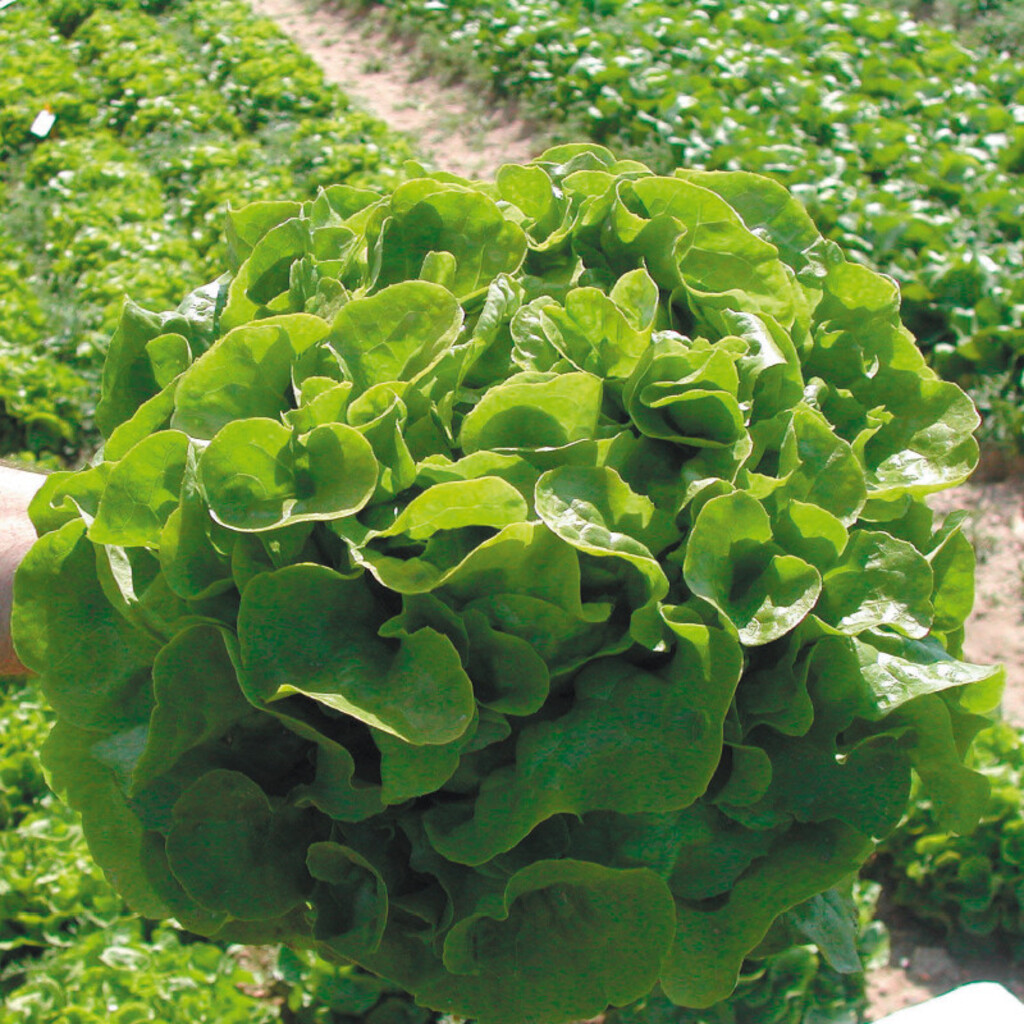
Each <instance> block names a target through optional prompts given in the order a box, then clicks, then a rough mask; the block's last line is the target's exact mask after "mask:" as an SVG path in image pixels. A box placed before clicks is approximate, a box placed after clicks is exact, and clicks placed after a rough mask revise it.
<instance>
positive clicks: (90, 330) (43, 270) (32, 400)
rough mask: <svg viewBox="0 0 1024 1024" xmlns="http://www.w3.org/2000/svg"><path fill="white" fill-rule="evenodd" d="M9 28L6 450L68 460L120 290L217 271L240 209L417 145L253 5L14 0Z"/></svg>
mask: <svg viewBox="0 0 1024 1024" xmlns="http://www.w3.org/2000/svg"><path fill="white" fill-rule="evenodd" d="M0 34H2V35H3V38H4V81H3V82H0V223H2V224H3V229H2V232H0V293H2V294H0V453H4V454H8V453H18V452H21V453H24V457H29V458H33V457H40V456H41V457H43V458H44V459H45V458H47V457H49V458H50V459H51V460H56V459H57V458H61V459H64V460H65V461H71V460H73V459H74V458H75V456H76V455H77V454H78V453H79V452H81V451H82V449H84V448H88V447H90V446H92V445H94V444H95V441H96V439H97V432H96V429H95V427H94V424H93V411H94V408H95V402H96V391H97V387H98V378H99V373H100V367H101V364H102V360H103V356H104V353H105V351H106V346H107V339H108V338H109V336H110V334H111V332H112V331H113V329H114V327H115V326H116V324H117V321H118V318H119V316H120V312H121V307H122V305H123V303H124V299H125V296H126V295H131V296H132V297H134V298H135V299H137V300H139V301H144V302H147V303H150V304H152V305H155V306H158V307H163V306H167V305H173V304H174V303H177V302H178V301H179V300H180V299H181V297H182V295H184V294H185V293H186V292H187V291H188V287H189V283H190V282H192V281H195V280H197V279H200V278H206V277H209V276H212V275H213V274H214V273H215V268H216V267H217V266H218V265H219V262H220V261H221V260H222V259H223V256H224V254H223V251H222V250H221V249H219V247H218V246H219V242H218V240H219V238H220V236H221V234H222V222H223V217H224V214H225V211H226V208H227V205H228V203H229V202H234V203H236V204H237V203H239V202H243V203H244V202H248V201H252V200H256V199H265V198H272V197H275V196H277V195H279V194H282V193H287V192H294V193H296V194H300V195H310V196H311V195H313V194H314V193H315V191H316V189H317V187H318V186H319V185H321V184H326V183H328V182H332V181H333V182H338V181H346V180H349V181H353V182H365V181H376V182H379V181H381V180H389V179H392V178H394V177H395V176H396V172H395V170H394V167H395V165H396V164H398V163H400V162H401V160H402V159H404V158H405V157H406V156H407V155H408V147H407V146H406V145H405V143H404V142H402V141H399V140H398V139H397V138H396V137H394V136H392V135H391V134H390V133H389V132H388V131H387V130H386V129H385V128H384V126H383V125H381V124H380V123H379V122H376V121H374V120H372V119H371V118H369V117H367V116H366V115H364V114H359V113H352V112H351V111H349V110H348V101H347V100H346V99H345V97H344V96H342V95H341V94H340V93H338V92H337V91H336V90H335V89H333V88H331V87H329V86H328V85H327V84H326V83H325V82H324V80H323V77H322V75H321V74H320V72H319V70H318V69H317V68H316V66H315V65H314V64H313V63H312V62H311V61H310V60H309V59H308V58H307V57H305V56H304V55H302V54H301V53H300V52H299V51H298V50H297V49H296V48H295V46H294V45H293V44H292V43H290V42H289V41H288V40H287V39H286V38H285V37H284V36H283V35H282V34H281V33H280V32H279V31H278V30H277V29H276V28H274V27H273V25H272V24H271V23H270V22H268V21H265V20H264V21H260V20H254V19H253V18H252V15H251V12H250V10H249V8H248V7H247V6H246V5H245V4H244V3H242V2H241V0H231V2H226V3H219V2H216V0H189V2H188V3H184V2H172V3H139V2H136V0H54V2H51V3H47V4H39V3H30V2H24V0H21V2H19V3H16V4H12V5H10V6H8V7H6V8H4V10H3V11H0ZM268 69H272V72H271V71H269V70H268ZM44 106H48V107H49V108H50V109H51V110H52V111H53V113H54V114H55V116H56V123H55V124H54V126H53V129H52V130H51V131H50V133H49V135H48V136H47V137H46V138H44V139H39V138H36V137H35V136H33V135H32V134H31V132H30V127H31V125H32V122H33V120H34V119H35V117H36V115H37V114H38V113H39V112H40V111H41V110H42V109H43V108H44Z"/></svg>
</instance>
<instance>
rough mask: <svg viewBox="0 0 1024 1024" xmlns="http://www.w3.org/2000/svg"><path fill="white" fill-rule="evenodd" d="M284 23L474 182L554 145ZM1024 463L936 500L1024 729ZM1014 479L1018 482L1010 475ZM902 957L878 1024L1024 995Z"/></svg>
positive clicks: (414, 71)
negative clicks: (972, 577) (955, 539)
mask: <svg viewBox="0 0 1024 1024" xmlns="http://www.w3.org/2000/svg"><path fill="white" fill-rule="evenodd" d="M251 3H252V6H253V9H254V10H255V11H256V12H257V13H259V14H262V15H265V16H267V17H269V18H272V19H274V20H275V21H276V22H277V23H278V24H279V25H280V26H281V28H282V29H283V30H284V31H285V32H287V33H288V35H290V36H291V37H292V39H294V40H295V42H296V43H298V45H299V46H301V47H302V48H303V49H304V50H305V51H306V52H307V53H308V54H309V55H310V56H311V57H313V59H314V60H316V61H317V63H318V64H319V65H320V66H321V67H322V68H323V70H324V73H325V75H326V77H327V78H328V80H329V81H331V82H335V83H337V84H338V85H339V86H340V87H341V88H342V89H343V91H344V92H345V93H347V94H348V96H349V97H351V99H352V100H353V101H354V103H355V104H356V105H357V106H359V107H361V108H362V109H365V110H366V111H367V112H368V113H371V114H373V115H374V116H376V117H379V118H381V119H382V120H383V121H385V122H387V123H388V124H389V125H390V126H391V127H392V128H394V129H396V130H397V131H400V132H404V133H405V134H406V135H407V136H408V137H409V139H410V140H411V142H412V143H413V146H414V148H415V149H416V151H417V152H418V153H419V154H421V156H422V157H423V158H424V159H426V160H428V161H432V162H433V163H434V164H435V165H436V166H437V167H439V168H440V169H443V170H447V171H451V172H453V173H455V174H459V175H462V176H464V177H470V178H478V177H491V176H493V174H494V172H495V171H496V170H497V168H498V167H500V166H501V165H502V164H503V163H510V162H516V163H522V162H525V161H527V160H529V159H530V158H531V157H533V156H536V155H537V154H538V153H540V152H541V151H542V150H543V149H544V148H545V142H544V139H543V138H542V137H541V135H540V133H539V132H538V130H537V129H536V127H535V126H531V125H530V124H528V123H527V122H525V121H522V120H520V119H518V118H517V117H516V116H515V114H514V112H513V111H510V110H508V109H495V108H488V107H487V106H486V104H485V98H482V97H481V95H480V93H479V90H475V89H474V88H473V86H472V85H470V84H466V83H461V84H460V83H457V82H456V83H451V82H442V81H441V80H439V79H438V78H436V77H431V76H429V75H425V74H423V70H422V68H423V66H422V62H421V61H420V60H419V59H418V58H417V55H416V47H415V40H404V41H401V40H398V39H396V38H395V37H393V36H389V35H388V33H387V32H385V31H384V29H383V27H382V25H381V23H380V22H379V21H376V20H374V19H373V18H371V17H369V16H368V15H366V14H364V13H358V12H353V11H349V10H344V9H337V8H323V7H316V6H315V5H313V4H311V3H309V2H305V0H251ZM1022 470H1024V467H1022V466H1021V465H1012V466H1008V465H1006V464H1003V463H1002V462H1001V460H1000V459H999V458H998V457H995V458H992V457H991V456H989V457H988V458H986V460H985V461H984V463H983V466H982V467H981V469H980V470H979V473H978V474H977V475H976V477H975V481H972V482H970V483H968V484H965V485H964V486H962V487H959V488H957V489H956V490H953V491H949V492H945V493H943V494H939V495H936V496H934V497H933V498H932V501H931V503H932V506H933V508H935V510H936V511H937V512H939V513H946V512H951V511H953V510H954V509H966V510H967V511H968V512H969V513H970V518H969V522H968V525H967V527H966V529H967V534H968V536H969V537H970V539H971V540H972V542H973V543H974V546H975V550H976V552H977V557H978V565H977V580H976V598H975V605H974V612H973V614H972V615H971V618H970V620H969V622H968V625H967V642H966V644H965V656H966V657H967V659H968V660H969V661H974V662H978V663H980V664H991V663H993V662H1003V663H1004V664H1005V665H1006V671H1007V686H1006V693H1005V697H1004V701H1003V716H1004V717H1005V718H1006V719H1007V720H1009V721H1010V722H1012V723H1013V724H1014V725H1017V726H1021V727H1024V475H1022ZM1008 473H1009V474H1011V475H1009V476H1007V474H1008ZM883 917H884V918H885V919H886V921H887V924H888V925H889V928H890V932H891V936H892V956H891V958H890V963H889V965H888V966H887V967H883V968H881V969H879V970H877V971H875V972H873V973H872V975H871V976H870V978H869V989H868V991H869V1000H870V1006H869V1011H868V1020H870V1021H877V1020H880V1019H881V1018H883V1017H885V1016H886V1015H887V1014H890V1013H894V1012H895V1011H896V1010H899V1009H902V1008H903V1007H906V1006H913V1005H915V1004H917V1003H921V1002H924V1001H925V1000H927V999H930V998H932V997H933V996H937V995H942V994H943V993H945V992H948V991H949V990H950V989H953V988H956V987H958V986H959V985H962V984H966V983H967V982H970V981H997V982H1000V983H1001V984H1003V985H1005V986H1006V987H1007V988H1009V989H1010V990H1011V991H1012V992H1014V993H1015V994H1016V995H1017V996H1018V997H1019V998H1021V999H1024V966H1022V965H1020V964H1015V963H1012V962H1010V961H1009V960H1008V959H1007V958H1005V957H998V956H980V955H978V956H972V955H964V954H962V953H961V952H960V951H958V952H957V953H956V954H953V953H951V952H950V951H949V950H948V949H947V948H946V947H945V946H944V945H943V944H942V939H941V937H937V936H934V935H931V934H929V933H928V932H926V931H925V930H923V929H922V928H921V927H919V926H917V925H915V924H914V923H913V922H912V921H910V920H909V919H907V918H905V917H903V916H901V915H899V914H894V913H887V912H884V911H883Z"/></svg>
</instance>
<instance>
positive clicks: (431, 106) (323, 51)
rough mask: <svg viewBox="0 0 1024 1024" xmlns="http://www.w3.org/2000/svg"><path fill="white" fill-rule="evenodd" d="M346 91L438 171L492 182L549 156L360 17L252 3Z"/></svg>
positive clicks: (531, 137)
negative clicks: (503, 170)
mask: <svg viewBox="0 0 1024 1024" xmlns="http://www.w3.org/2000/svg"><path fill="white" fill-rule="evenodd" d="M251 3H252V8H253V10H254V11H256V13H257V14H262V15H264V16H265V17H268V18H272V19H273V20H274V21H276V22H277V23H278V25H280V26H281V28H282V29H283V30H284V31H285V32H286V33H287V34H288V35H289V36H291V38H292V39H293V40H294V41H295V42H296V43H297V44H298V45H299V46H300V47H301V48H302V49H303V50H305V51H306V53H308V54H309V55H310V56H311V57H312V58H313V59H314V60H315V61H316V62H317V63H318V64H319V65H320V67H321V68H322V69H323V71H324V75H325V76H326V78H327V80H328V81H330V82H334V83H336V84H337V85H339V86H340V87H341V88H342V90H343V91H344V92H345V93H346V94H347V95H348V96H349V97H350V98H351V99H352V100H353V102H354V103H355V104H356V106H358V107H361V108H362V109H364V110H366V111H368V112H369V113H371V114H373V115H374V116H375V117H379V118H380V119H381V120H382V121H386V122H387V123H388V125H390V126H391V127H392V128H394V129H395V130H396V131H399V132H404V133H405V134H406V135H407V136H408V137H409V139H410V140H411V141H412V144H413V146H414V147H415V149H416V151H417V152H418V153H419V154H421V155H422V157H423V158H424V159H427V160H430V161H432V162H433V163H434V164H435V165H436V166H437V167H438V168H439V169H441V170H445V171H451V172H452V173H454V174H459V175H462V176H463V177H470V178H478V177H492V176H493V174H494V172H495V171H496V170H497V169H498V168H499V167H500V166H501V165H502V164H504V163H525V162H526V161H528V160H529V159H531V158H532V157H534V156H537V155H538V154H539V153H540V152H541V151H542V149H543V148H544V143H543V140H542V139H540V138H539V137H538V135H537V133H536V131H535V130H534V129H532V128H531V127H530V126H529V125H528V124H526V123H525V122H523V121H520V120H516V119H515V118H513V117H510V116H509V115H508V114H507V113H506V112H504V111H499V110H488V109H486V108H485V107H484V106H483V104H482V102H481V99H480V97H479V96H478V95H477V93H476V92H474V91H473V90H472V89H471V88H470V87H469V86H465V85H444V84H442V83H441V82H440V81H438V80H437V79H435V78H425V77H422V76H421V75H419V74H418V68H417V65H416V63H415V61H414V59H413V58H412V56H411V55H410V54H409V53H408V52H403V50H402V45H401V43H400V42H398V41H397V40H394V39H389V38H388V37H387V36H386V35H385V34H384V33H383V32H382V31H381V29H380V27H379V25H376V24H375V23H373V22H372V21H371V20H369V19H368V18H366V17H365V16H363V15H360V14H358V13H356V12H353V11H348V10H339V9H333V8H332V9H329V10H328V9H324V8H314V7H313V6H312V5H311V4H310V3H308V0H307V2H304V0H251Z"/></svg>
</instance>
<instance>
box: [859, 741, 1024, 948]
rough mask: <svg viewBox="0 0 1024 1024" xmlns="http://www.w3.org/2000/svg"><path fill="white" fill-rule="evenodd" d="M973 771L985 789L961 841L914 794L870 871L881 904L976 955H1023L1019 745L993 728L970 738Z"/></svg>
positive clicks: (1023, 817) (1023, 801)
mask: <svg viewBox="0 0 1024 1024" xmlns="http://www.w3.org/2000/svg"><path fill="white" fill-rule="evenodd" d="M972 764H973V766H974V768H975V769H976V770H977V771H979V772H981V773H982V774H984V775H985V776H986V777H987V778H988V779H989V782H990V784H991V794H990V795H989V798H988V801H987V802H986V804H985V806H984V809H983V810H982V813H981V821H980V822H979V824H978V827H977V828H976V829H975V830H974V831H973V832H972V833H971V834H970V835H965V836H958V835H953V834H951V833H950V832H949V831H947V830H946V829H944V828H943V826H942V824H941V823H940V821H939V819H938V816H937V814H936V809H935V807H934V805H933V804H932V802H931V801H930V800H929V799H928V798H927V797H926V796H924V795H923V794H921V793H917V794H915V796H916V799H915V800H914V803H913V804H912V806H911V809H910V812H909V813H908V815H907V819H906V821H905V822H904V824H903V825H902V827H901V828H900V829H899V830H898V831H896V832H894V833H893V835H892V836H891V837H890V838H889V839H888V840H887V841H886V842H885V843H884V844H883V845H882V846H881V848H880V849H879V851H878V853H877V855H876V857H875V858H874V859H873V861H872V864H871V867H870V873H871V875H872V876H873V877H875V878H878V879H879V880H881V881H883V882H884V883H885V886H886V893H887V896H888V898H889V899H890V900H891V901H892V902H893V903H894V904H895V905H897V906H900V907H903V908H905V909H906V910H908V911H909V912H910V913H911V914H913V915H914V916H915V917H917V918H919V919H920V920H922V921H924V922H926V923H927V924H930V925H933V926H935V927H937V928H939V929H940V930H942V931H943V932H944V933H945V934H946V936H947V938H952V939H953V941H954V942H959V943H965V942H966V943H969V945H970V948H972V949H977V948H978V946H979V943H981V944H985V943H986V941H987V942H988V944H990V945H991V946H992V947H993V948H994V949H995V950H1006V949H1009V950H1010V951H1011V952H1012V953H1013V954H1014V955H1020V954H1021V952H1024V945H1022V940H1024V908H1022V905H1021V893H1022V891H1024V795H1022V788H1024V744H1022V741H1021V734H1020V732H1019V730H1017V729H1014V728H1013V727H1012V726H1010V725H1009V724H1007V723H1005V722H999V723H996V724H995V725H992V726H990V727H989V728H987V729H984V730H982V732H980V733H979V734H978V737H977V740H976V741H975V746H974V750H973V755H972Z"/></svg>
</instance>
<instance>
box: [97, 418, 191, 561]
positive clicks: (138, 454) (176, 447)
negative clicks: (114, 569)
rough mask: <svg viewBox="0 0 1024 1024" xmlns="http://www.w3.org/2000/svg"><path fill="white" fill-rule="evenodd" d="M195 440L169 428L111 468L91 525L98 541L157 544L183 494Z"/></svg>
mask: <svg viewBox="0 0 1024 1024" xmlns="http://www.w3.org/2000/svg"><path fill="white" fill-rule="evenodd" d="M188 450H189V440H188V438H187V437H186V436H185V435H184V434H182V433H180V432H179V431H176V430H163V431H160V433H157V434H153V435H151V436H150V437H148V438H146V440H144V441H140V442H139V443H138V444H137V445H136V446H135V447H134V448H132V449H131V451H129V452H128V454H127V455H125V457H124V458H123V459H121V461H120V462H118V463H117V464H116V465H115V466H114V467H113V469H112V470H111V471H110V476H109V477H108V479H107V481H106V487H105V488H104V491H103V497H102V498H101V499H100V503H99V507H98V508H97V510H96V518H95V520H93V522H92V523H91V524H90V526H89V529H88V536H89V539H90V540H92V541H95V542H96V543H98V544H119V545H121V546H129V547H150V548H155V547H158V546H159V544H160V531H161V530H162V529H163V527H164V524H165V523H166V522H167V519H168V517H169V516H170V514H171V512H172V511H173V510H174V509H175V508H176V507H177V505H178V501H179V498H180V495H181V482H182V478H183V477H184V475H185V460H186V458H187V456H188Z"/></svg>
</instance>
